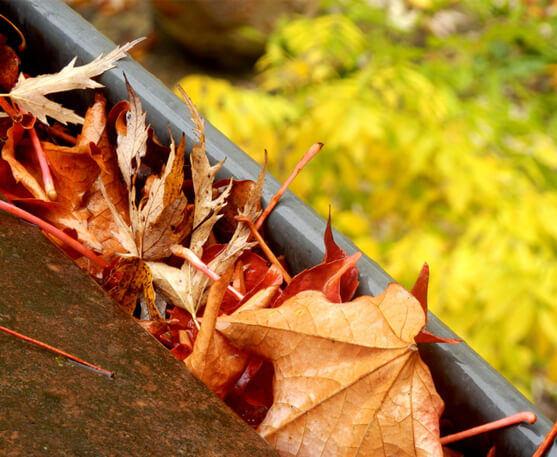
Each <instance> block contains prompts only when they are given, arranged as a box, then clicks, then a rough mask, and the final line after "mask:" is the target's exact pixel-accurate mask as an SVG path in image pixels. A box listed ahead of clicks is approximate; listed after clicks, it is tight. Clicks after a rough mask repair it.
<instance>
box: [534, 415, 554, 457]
mask: <svg viewBox="0 0 557 457" xmlns="http://www.w3.org/2000/svg"><path fill="white" fill-rule="evenodd" d="M556 436H557V422H555V423H554V424H553V427H551V430H549V432H548V433H547V435H545V438H544V439H543V441H542V444H540V446H539V447H538V449H536V452H534V455H533V456H532V457H542V455H544V454H545V452H546V451H547V450H548V449H549V446H551V445H552V444H553V441H554V440H555V437H556Z"/></svg>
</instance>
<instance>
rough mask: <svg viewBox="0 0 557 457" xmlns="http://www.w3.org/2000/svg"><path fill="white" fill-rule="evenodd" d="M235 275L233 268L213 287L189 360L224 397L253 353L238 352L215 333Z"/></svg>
mask: <svg viewBox="0 0 557 457" xmlns="http://www.w3.org/2000/svg"><path fill="white" fill-rule="evenodd" d="M231 277H232V269H231V268H230V269H229V270H228V271H227V272H226V273H225V274H224V275H223V276H222V277H221V278H220V279H219V280H218V281H216V282H215V283H214V284H213V285H212V286H211V288H210V289H209V297H208V300H207V306H206V308H205V312H204V313H203V321H202V323H201V329H200V330H199V334H198V335H197V338H196V340H195V344H194V346H193V352H192V353H191V355H190V356H189V357H188V358H187V359H186V360H185V363H186V366H187V367H188V368H189V370H190V371H191V372H192V373H193V374H194V375H195V376H196V377H197V378H198V379H199V380H200V381H202V382H203V383H204V384H205V385H206V386H207V387H208V388H209V389H211V390H212V391H213V392H214V393H215V394H217V395H218V396H219V397H221V398H224V397H225V396H226V394H228V392H229V391H230V389H231V388H232V386H233V385H234V383H235V382H236V380H237V379H238V378H239V377H240V375H241V374H242V371H244V367H245V365H246V363H247V361H248V358H249V354H247V353H245V352H243V351H238V349H236V348H235V347H234V346H232V345H231V344H230V343H229V342H228V341H227V340H226V338H224V337H223V336H222V335H221V334H219V333H217V332H215V322H216V319H217V314H218V311H219V308H220V304H221V303H222V299H223V297H224V294H225V293H226V287H227V286H228V284H229V282H230V279H231Z"/></svg>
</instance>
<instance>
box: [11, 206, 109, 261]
mask: <svg viewBox="0 0 557 457" xmlns="http://www.w3.org/2000/svg"><path fill="white" fill-rule="evenodd" d="M0 209H2V210H4V211H6V212H8V213H10V214H13V215H14V216H17V217H20V218H21V219H24V220H26V221H27V222H31V223H32V224H35V225H38V226H39V227H40V228H41V229H43V230H44V231H45V232H47V233H50V234H51V235H52V236H54V237H56V238H58V239H59V240H60V241H62V242H63V243H65V244H66V245H67V246H68V247H70V248H72V249H74V250H75V251H77V252H79V253H80V254H81V255H82V256H84V257H87V258H88V259H89V260H91V261H92V262H94V263H96V264H97V265H98V266H99V267H101V268H103V269H104V268H106V267H108V263H106V262H105V261H104V259H103V258H101V257H99V256H98V255H96V254H95V253H94V252H93V251H91V250H90V249H88V248H86V247H85V246H83V245H82V244H81V243H80V242H79V241H77V240H74V239H73V238H72V237H71V236H69V235H67V234H66V233H64V232H63V231H62V230H60V229H58V228H56V227H54V226H53V225H51V224H49V223H48V222H46V221H43V220H42V219H40V218H38V217H37V216H35V215H33V214H31V213H28V212H27V211H25V210H23V209H21V208H18V207H17V206H15V205H12V204H11V203H7V202H5V201H3V200H0Z"/></svg>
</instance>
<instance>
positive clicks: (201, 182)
mask: <svg viewBox="0 0 557 457" xmlns="http://www.w3.org/2000/svg"><path fill="white" fill-rule="evenodd" d="M178 88H179V90H180V91H181V94H182V98H183V100H184V102H185V103H186V105H187V107H188V109H189V110H190V113H191V118H192V120H193V123H194V125H195V128H196V130H195V133H196V134H197V139H198V142H196V143H194V145H193V147H192V153H191V155H190V161H191V170H192V180H193V189H194V192H195V202H194V203H195V209H194V214H193V232H192V236H191V242H190V249H191V250H192V251H193V253H194V254H195V255H197V256H198V257H201V254H202V252H203V245H204V244H205V242H206V241H207V238H208V237H209V234H210V233H211V230H212V229H213V226H214V225H215V224H216V222H217V221H218V220H219V218H220V216H219V213H220V210H221V209H222V208H223V207H224V205H225V204H226V198H227V197H228V194H229V192H230V186H229V187H228V188H227V189H226V190H224V191H223V192H221V193H220V194H219V195H218V196H217V198H215V199H213V182H214V180H215V175H216V174H217V172H218V171H219V170H220V168H221V167H222V162H219V163H217V164H216V165H213V166H211V165H210V164H209V159H208V158H207V154H206V153H205V126H204V122H203V119H202V118H201V116H200V115H199V113H198V111H197V108H196V107H195V105H194V104H193V102H192V101H191V100H190V98H189V97H188V96H187V94H186V93H185V92H184V91H183V90H182V88H181V87H178Z"/></svg>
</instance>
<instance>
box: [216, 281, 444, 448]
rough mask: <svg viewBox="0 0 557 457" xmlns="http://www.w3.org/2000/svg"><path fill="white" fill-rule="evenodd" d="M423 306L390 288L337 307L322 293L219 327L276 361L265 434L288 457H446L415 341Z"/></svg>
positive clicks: (436, 406)
mask: <svg viewBox="0 0 557 457" xmlns="http://www.w3.org/2000/svg"><path fill="white" fill-rule="evenodd" d="M424 324H425V314H424V312H423V309H422V308H421V305H420V304H419V302H418V301H417V300H416V299H415V298H414V297H413V296H412V295H411V294H410V293H409V292H407V291H406V290H405V289H403V288H402V287H401V286H399V285H397V284H391V285H389V286H388V288H387V290H386V291H385V292H383V293H382V294H381V295H379V296H377V297H360V298H357V299H356V300H354V301H352V302H348V303H342V304H336V303H331V302H329V301H328V300H327V299H326V298H325V296H324V295H323V294H322V293H320V292H317V291H305V292H301V293H299V294H297V295H296V296H294V297H292V298H291V299H289V300H288V301H286V302H285V303H283V304H282V306H280V307H278V308H273V309H262V310H255V311H245V312H241V313H237V314H234V315H232V316H222V317H220V318H219V319H218V322H217V325H216V328H217V329H218V330H219V331H221V332H222V333H223V334H224V335H225V336H226V337H227V338H228V339H229V340H230V341H231V342H232V343H233V344H234V345H235V346H237V347H239V348H241V349H246V350H249V351H252V352H255V353H256V354H259V355H261V356H263V357H266V358H268V359H270V360H271V361H272V362H273V365H274V368H275V378H274V380H273V396H274V403H273V406H272V407H271V409H270V410H269V413H268V414H267V416H266V417H265V419H264V421H263V423H262V424H261V425H260V426H259V429H258V431H259V433H260V434H261V435H262V436H263V437H265V438H266V439H267V440H268V441H269V442H270V443H271V445H273V446H274V447H275V449H277V451H278V452H279V454H280V455H282V456H297V457H302V456H308V457H309V456H315V455H319V456H322V457H332V456H335V457H338V456H340V457H342V456H359V457H363V456H377V455H404V456H420V457H422V456H423V457H425V456H441V455H442V449H441V445H440V442H439V417H440V415H441V412H442V409H443V402H442V400H441V398H440V397H439V396H438V394H437V393H436V391H435V388H434V385H433V381H432V379H431V375H430V373H429V370H428V368H427V366H426V365H425V364H424V363H423V362H422V361H421V359H420V357H419V353H418V352H417V348H416V345H415V343H414V337H415V335H417V334H418V333H419V331H420V330H421V328H422V327H423V325H424Z"/></svg>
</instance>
